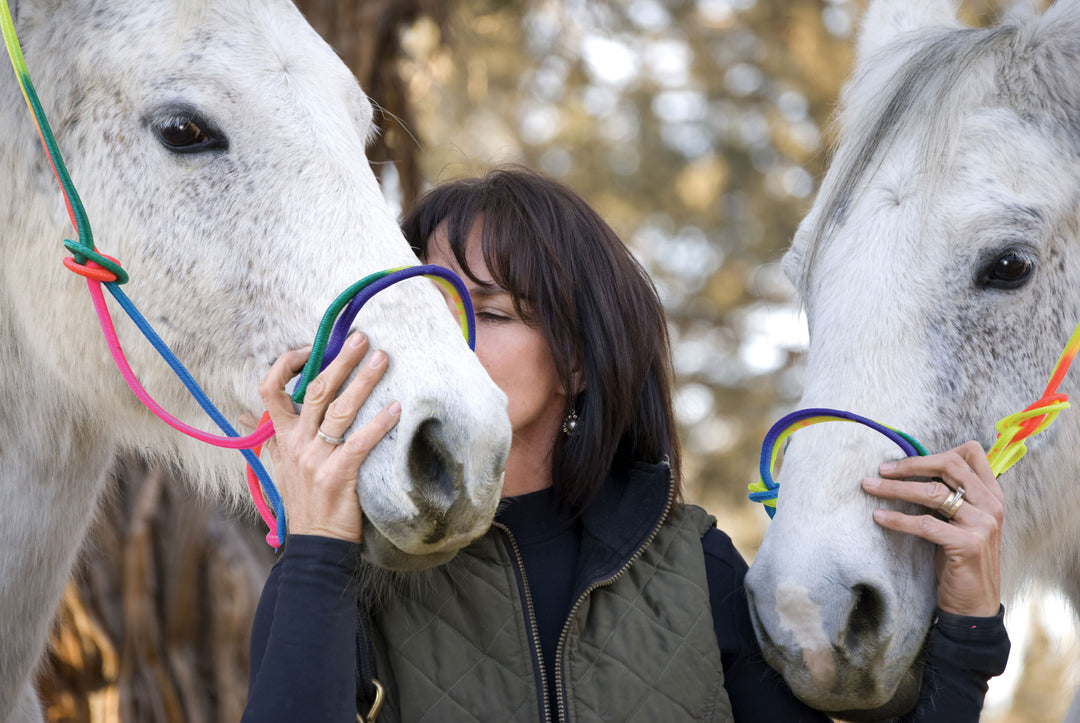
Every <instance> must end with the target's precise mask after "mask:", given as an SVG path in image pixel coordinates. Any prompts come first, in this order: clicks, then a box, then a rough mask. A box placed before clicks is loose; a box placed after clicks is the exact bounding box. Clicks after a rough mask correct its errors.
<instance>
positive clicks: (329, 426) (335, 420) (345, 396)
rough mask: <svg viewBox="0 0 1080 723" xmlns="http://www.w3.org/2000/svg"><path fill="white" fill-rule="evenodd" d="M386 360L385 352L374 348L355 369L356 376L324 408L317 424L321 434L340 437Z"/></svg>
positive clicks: (383, 369) (377, 378)
mask: <svg viewBox="0 0 1080 723" xmlns="http://www.w3.org/2000/svg"><path fill="white" fill-rule="evenodd" d="M386 361H387V357H386V352H384V351H381V350H376V351H375V352H373V353H372V354H371V357H370V358H369V359H368V360H367V363H366V364H364V365H363V366H362V367H360V368H359V369H358V370H357V372H356V376H355V377H353V378H352V380H351V381H350V382H349V384H348V386H347V387H345V389H344V390H342V392H341V394H339V395H338V396H337V398H336V399H335V400H334V401H332V402H330V406H328V407H327V408H326V414H325V415H323V420H322V424H320V425H319V429H321V430H322V432H323V434H326V435H328V436H331V437H341V436H343V435H344V434H345V430H347V429H348V428H349V425H351V424H352V423H353V420H354V419H355V418H356V413H357V412H358V411H360V407H362V406H363V405H364V402H366V401H367V398H368V396H369V395H370V394H371V390H372V389H374V388H375V384H376V383H377V382H378V381H379V380H380V379H381V378H382V375H383V373H384V372H385V371H386ZM327 371H329V369H327Z"/></svg>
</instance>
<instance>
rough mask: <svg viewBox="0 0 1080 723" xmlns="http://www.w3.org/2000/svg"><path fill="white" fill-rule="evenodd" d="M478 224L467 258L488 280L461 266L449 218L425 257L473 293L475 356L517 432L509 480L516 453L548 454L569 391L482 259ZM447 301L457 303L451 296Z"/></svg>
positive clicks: (532, 330) (545, 349) (538, 337)
mask: <svg viewBox="0 0 1080 723" xmlns="http://www.w3.org/2000/svg"><path fill="white" fill-rule="evenodd" d="M480 229H481V226H480V223H479V222H478V223H475V224H473V227H472V229H471V230H470V232H469V237H468V240H467V245H466V254H465V259H466V261H467V262H468V264H469V268H470V269H471V270H472V272H473V273H474V274H475V275H476V277H477V278H479V279H480V280H481V281H485V282H488V283H489V284H491V285H490V286H488V287H482V286H478V285H477V284H475V283H474V282H473V281H472V280H470V279H469V278H468V277H467V276H466V275H465V273H464V271H463V270H462V269H461V267H460V266H458V263H457V260H456V259H455V258H454V253H453V251H451V249H450V243H449V240H448V239H447V235H446V224H442V225H440V226H439V227H438V228H436V229H435V232H434V233H433V234H432V237H431V239H430V240H429V241H428V246H427V255H426V258H425V261H426V262H427V263H429V264H437V265H439V266H445V267H446V268H448V269H450V270H452V271H453V272H454V273H456V274H457V275H458V276H460V277H461V280H462V281H463V282H464V283H465V285H466V287H467V288H468V290H469V294H470V296H472V303H473V308H474V309H475V311H476V356H477V357H478V358H479V359H480V363H481V364H483V365H484V369H486V370H487V373H488V375H489V376H490V377H491V379H492V380H493V381H494V382H495V383H496V384H497V385H498V386H499V388H500V389H502V390H503V392H504V393H505V394H506V396H507V398H508V411H509V414H510V426H511V427H512V428H513V432H514V441H513V445H512V446H511V449H510V457H511V459H510V460H509V461H508V465H507V473H508V475H507V483H508V484H509V483H510V472H511V469H512V467H513V466H514V464H513V463H514V458H515V456H518V457H520V456H521V454H522V453H525V454H526V455H527V456H529V457H533V456H535V455H541V454H542V455H543V456H544V457H545V458H550V452H551V449H552V446H553V445H554V442H555V439H556V436H557V435H558V434H559V432H560V429H561V425H562V421H563V415H564V410H565V409H566V396H565V393H564V390H563V388H562V384H561V382H560V381H559V375H558V372H557V370H556V367H555V359H554V357H553V356H552V354H551V349H550V347H548V344H547V341H546V340H545V339H544V336H543V334H542V333H541V331H540V330H539V329H538V328H536V327H533V326H529V325H528V324H526V323H525V322H524V321H523V320H522V319H521V318H520V317H519V316H518V314H517V312H516V311H515V310H514V300H513V297H512V296H511V295H510V293H509V292H508V291H506V290H505V289H503V288H502V287H500V286H498V285H496V284H495V282H494V281H493V279H492V277H491V272H490V271H489V270H488V267H487V264H485V263H484V254H483V250H482V248H481V241H480ZM448 305H449V306H450V307H451V309H452V308H453V303H452V302H450V301H449V300H448ZM549 469H550V468H549ZM508 491H509V490H507V491H506V492H508ZM506 492H504V494H505V493H506Z"/></svg>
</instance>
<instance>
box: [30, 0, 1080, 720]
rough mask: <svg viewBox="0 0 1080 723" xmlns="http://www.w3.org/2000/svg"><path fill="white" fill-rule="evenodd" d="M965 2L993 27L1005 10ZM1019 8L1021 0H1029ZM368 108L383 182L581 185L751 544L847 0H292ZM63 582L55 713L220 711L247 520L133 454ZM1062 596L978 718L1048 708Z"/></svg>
mask: <svg viewBox="0 0 1080 723" xmlns="http://www.w3.org/2000/svg"><path fill="white" fill-rule="evenodd" d="M1004 4H1005V3H1003V2H996V1H990V0H981V1H972V2H967V3H965V6H964V15H965V19H966V20H967V21H969V22H971V23H973V24H984V23H988V22H992V21H993V18H994V17H995V15H996V14H997V13H999V12H1000V11H1001V10H1002V9H1003V6H1004ZM1029 4H1031V3H1029ZM298 5H299V6H300V8H301V10H302V11H303V12H304V13H305V14H306V15H307V16H308V18H309V20H310V21H311V22H312V24H313V25H314V26H315V27H316V29H318V30H319V31H320V32H321V33H322V34H323V36H324V37H325V38H326V39H327V41H328V42H330V43H331V44H332V45H333V46H334V47H335V49H337V51H338V52H339V54H340V55H341V57H342V58H343V59H344V60H345V62H346V63H348V64H349V65H350V67H351V68H352V69H353V70H354V72H355V73H356V75H357V77H358V78H359V80H360V82H361V85H362V86H363V87H364V88H365V90H366V91H367V92H368V94H369V96H370V97H371V98H372V100H373V102H374V103H375V104H376V105H377V109H378V112H377V118H378V122H379V125H380V126H381V129H382V133H381V136H380V138H379V139H378V141H377V142H376V144H375V145H374V147H373V148H372V150H371V160H372V163H373V165H374V167H375V169H376V172H377V174H378V175H379V176H380V178H381V179H382V181H383V186H384V189H385V192H386V194H387V197H388V200H389V202H390V203H391V204H393V205H394V206H395V207H396V208H398V209H400V208H402V207H405V206H407V205H408V204H409V203H410V202H411V200H412V199H413V198H415V196H416V195H417V193H419V192H420V191H422V190H423V189H425V188H427V187H428V186H430V185H431V184H433V183H436V182H438V181H441V180H446V179H449V178H453V177H457V176H462V175H472V174H475V173H477V172H480V171H482V170H484V169H485V168H488V167H490V166H492V165H496V164H501V163H521V164H524V165H527V166H530V167H533V168H536V169H538V170H541V171H543V172H544V173H547V174H549V175H552V176H554V177H556V178H559V179H561V180H562V181H564V182H566V183H567V184H569V185H570V186H571V187H573V188H574V189H576V190H577V191H578V192H580V193H581V194H582V195H584V196H585V197H586V198H587V199H588V200H589V201H590V202H591V203H592V204H593V205H594V206H595V207H596V208H597V209H599V210H600V212H601V213H602V214H603V215H604V217H605V218H606V219H607V220H608V221H609V223H611V225H612V226H613V227H614V228H615V229H616V230H617V231H618V232H619V233H620V235H621V236H622V238H623V239H624V240H625V241H626V242H627V243H628V244H629V245H630V246H631V247H632V248H633V250H634V252H635V253H636V255H637V256H638V258H639V259H640V260H641V261H642V263H643V264H644V265H645V267H646V268H647V269H648V270H649V272H650V273H651V274H652V276H653V278H654V280H655V281H656V284H657V286H658V288H659V289H660V292H661V294H662V297H663V299H664V302H665V305H666V308H667V312H668V315H669V318H670V327H671V328H670V330H671V335H672V339H673V343H674V355H675V365H676V372H677V386H678V388H677V394H676V403H677V409H678V413H679V418H680V421H681V426H682V435H683V440H684V444H685V453H686V473H687V475H686V477H687V483H688V488H689V496H690V498H691V499H692V500H694V501H697V502H698V503H700V504H702V505H703V506H705V507H706V508H707V509H708V510H709V511H710V512H712V513H713V514H715V515H716V516H717V517H718V518H719V524H720V526H721V527H722V528H723V529H725V530H727V531H728V532H729V533H730V534H731V536H732V537H733V538H734V540H735V541H736V543H737V545H738V546H739V548H740V550H741V551H742V552H743V554H744V556H746V557H747V558H748V559H752V557H753V555H754V552H755V550H756V547H757V544H758V542H759V541H760V539H761V535H762V534H763V532H764V530H765V524H766V520H767V518H766V517H765V515H764V513H763V512H762V510H761V509H760V508H759V507H756V506H753V505H751V504H750V503H749V502H748V501H747V500H746V498H745V490H746V485H747V483H749V482H751V481H753V480H754V479H756V471H755V470H756V464H757V455H758V451H759V445H760V441H761V439H762V437H763V436H764V433H765V431H766V430H767V429H768V427H769V425H770V424H771V423H772V421H774V420H775V419H777V418H778V417H779V416H781V415H782V414H784V413H786V412H787V411H790V410H791V409H793V408H794V406H795V404H796V402H797V400H798V397H799V394H800V391H801V387H802V372H803V364H802V353H803V351H804V349H805V344H806V330H805V323H804V320H803V318H802V316H801V314H800V312H799V310H798V308H797V307H796V306H795V305H794V303H793V301H792V289H791V286H790V284H789V283H788V282H787V281H786V279H785V278H784V277H783V274H782V273H781V271H780V269H779V259H780V256H781V255H782V253H783V250H784V249H785V247H786V246H787V244H788V241H789V239H790V238H791V236H792V234H793V232H794V230H795V227H796V226H797V224H798V222H799V220H800V218H801V216H802V215H803V214H804V213H805V211H806V210H807V209H808V207H809V204H810V202H811V200H812V198H813V195H814V192H815V190H816V185H817V180H818V179H819V178H820V176H821V174H822V172H823V168H824V166H825V164H826V162H827V160H828V149H829V146H830V141H831V140H832V139H831V136H830V124H829V120H830V115H831V113H832V111H833V107H834V103H835V100H836V97H837V93H838V91H839V88H840V86H841V83H842V82H843V80H844V78H845V77H846V75H847V73H848V72H849V70H850V68H851V61H852V51H851V48H852V44H853V39H854V33H855V32H857V27H858V20H859V16H860V13H861V12H862V9H863V3H862V2H858V1H856V0H599V1H590V2H584V1H583V0H528V1H521V2H510V1H503V0H450V1H448V2H434V1H433V0H300V1H299V2H298ZM115 477H116V488H115V489H116V492H115V494H114V495H112V496H110V499H109V500H108V502H107V503H106V504H105V507H104V509H103V512H102V514H101V515H100V520H101V522H100V524H99V525H98V528H97V530H96V532H95V534H94V544H93V545H92V546H91V547H90V549H89V550H88V552H87V554H86V555H85V556H84V562H83V564H82V565H81V567H80V570H79V572H78V573H77V575H76V576H75V577H74V578H73V580H72V583H71V584H70V585H69V588H68V591H67V594H66V595H65V599H64V603H63V605H62V606H61V610H60V615H59V622H58V625H57V628H56V631H55V633H54V635H53V640H52V648H51V651H50V654H49V659H48V661H47V665H46V666H45V667H44V668H43V670H42V673H41V676H40V686H41V689H42V692H43V695H44V697H45V699H46V700H47V704H48V716H49V719H50V720H54V721H91V720H92V721H115V720H122V721H234V720H238V719H239V716H240V711H242V709H243V705H244V696H245V695H246V681H247V649H246V646H247V636H248V628H249V626H250V620H251V615H252V613H253V610H254V605H255V602H256V601H257V598H258V593H259V590H260V588H261V584H262V581H263V579H264V578H265V575H266V571H267V570H268V568H269V565H270V564H271V562H272V558H271V556H270V553H269V551H268V550H267V549H266V548H265V545H264V544H262V543H261V534H262V533H261V532H260V531H259V530H258V529H257V528H256V526H255V525H254V523H253V521H252V520H251V519H248V518H246V517H240V516H237V515H236V514H235V512H230V511H226V510H222V509H218V508H217V507H215V506H214V503H213V502H212V501H206V500H198V499H194V498H193V497H191V496H190V495H189V494H188V493H187V492H186V488H185V486H184V485H183V484H182V480H179V479H177V475H176V473H175V471H173V470H170V469H167V468H161V467H157V466H152V465H149V464H148V463H146V462H144V461H142V460H138V459H128V460H124V461H123V462H122V463H121V464H120V465H118V467H117V469H116V474H115ZM1071 620H1072V617H1071V613H1070V612H1068V611H1067V609H1066V608H1065V607H1064V605H1063V603H1061V601H1060V600H1058V599H1057V598H1055V597H1053V596H1052V595H1048V594H1046V593H1045V592H1044V591H1038V590H1036V591H1033V592H1032V595H1031V596H1030V597H1029V598H1028V600H1027V601H1026V602H1025V603H1024V604H1022V605H1017V606H1014V608H1013V609H1012V610H1011V611H1010V616H1009V628H1010V632H1011V634H1012V637H1013V639H1014V652H1013V655H1012V657H1011V660H1010V664H1009V670H1008V671H1007V673H1006V676H1004V678H1002V679H999V680H997V681H995V682H994V685H993V686H992V688H991V694H990V698H989V701H988V705H987V710H986V712H985V714H984V717H983V720H984V721H988V722H992V723H1005V722H1006V721H1008V722H1012V721H1018V722H1019V721H1023V722H1025V723H1038V722H1041V721H1048V722H1049V721H1059V720H1061V717H1062V715H1063V713H1064V711H1065V708H1066V706H1067V704H1068V701H1069V700H1070V699H1071V692H1072V691H1073V690H1074V689H1075V688H1076V685H1077V683H1078V681H1080V654H1078V648H1080V641H1078V639H1077V635H1076V632H1075V626H1074V625H1072V624H1071V623H1070V621H1071Z"/></svg>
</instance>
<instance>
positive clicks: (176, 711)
mask: <svg viewBox="0 0 1080 723" xmlns="http://www.w3.org/2000/svg"><path fill="white" fill-rule="evenodd" d="M298 5H299V7H300V9H301V11H303V12H304V13H305V15H307V17H308V18H309V20H310V21H311V23H312V25H314V26H315V29H316V30H318V31H319V32H320V33H322V35H323V37H325V38H326V39H327V41H328V42H329V43H330V44H331V45H332V46H334V47H335V48H336V49H337V51H338V53H339V54H340V55H341V57H342V58H343V59H344V61H345V62H346V64H348V65H349V66H350V67H351V68H352V69H353V71H354V73H355V74H356V76H357V78H358V79H359V81H360V84H361V86H362V87H363V88H364V89H365V91H366V92H367V93H368V95H369V97H371V99H372V101H373V103H375V104H376V109H382V113H381V114H380V113H378V112H377V113H376V123H377V124H378V125H380V126H381V130H382V132H381V134H380V136H379V137H378V139H377V141H376V142H375V143H374V144H373V146H372V147H371V148H370V149H369V159H370V161H371V163H372V164H373V167H374V169H375V171H376V175H378V176H380V177H382V176H383V173H381V172H380V171H381V170H383V169H384V168H385V165H384V164H385V163H386V162H388V161H392V162H393V163H394V164H395V166H396V168H397V170H398V176H399V183H400V186H401V194H402V202H403V203H404V204H406V205H407V204H409V203H411V202H412V200H413V199H414V198H415V196H416V194H417V191H418V190H419V188H420V181H421V179H420V177H419V171H418V163H417V158H416V156H417V154H418V153H419V147H418V145H417V143H416V142H415V141H414V140H413V139H412V136H411V134H410V133H409V132H407V131H406V130H405V128H404V127H403V125H404V126H408V125H409V123H410V122H411V119H412V113H411V111H410V109H409V107H408V102H407V95H406V85H405V81H404V79H403V78H402V77H401V75H400V74H399V72H398V63H397V60H398V56H399V53H400V33H401V30H402V29H403V27H405V26H406V25H407V24H409V23H412V22H414V21H415V20H416V19H417V18H418V17H420V16H421V15H429V16H431V17H432V18H433V19H434V20H435V21H436V22H437V23H439V24H440V25H441V24H442V23H443V21H444V13H445V5H446V3H436V2H432V1H431V0H362V1H356V0H301V1H300V2H298ZM115 474H116V478H117V479H116V482H115V484H116V487H115V488H114V491H113V492H112V493H111V494H110V495H109V498H108V499H107V500H106V501H105V502H104V503H103V506H102V510H101V513H100V514H99V515H98V523H97V524H96V526H95V528H94V530H93V532H92V533H91V536H90V542H89V543H88V545H87V548H86V550H85V552H84V555H83V561H82V564H81V565H80V566H79V567H78V570H77V572H76V574H75V575H74V576H73V578H72V580H71V581H70V582H69V584H68V587H67V589H66V591H65V593H64V597H63V600H62V602H61V605H60V609H59V613H58V618H57V624H56V627H55V629H54V631H53V634H52V635H51V638H50V644H49V650H48V653H47V656H46V659H45V663H44V665H43V666H42V668H41V671H40V674H39V676H38V687H39V691H40V693H41V698H42V702H43V705H44V707H45V712H46V719H47V720H50V721H118V720H119V721H132V722H135V721H137V722H138V723H143V722H146V723H151V722H157V721H161V722H167V723H173V722H179V721H193V722H198V723H202V722H204V721H236V720H239V718H240V715H241V713H242V712H243V709H244V706H245V703H246V699H247V678H248V644H249V634H250V628H251V621H252V618H253V616H254V612H255V606H256V604H257V602H258V597H259V593H260V591H261V589H262V585H263V582H264V581H265V579H266V574H267V572H268V570H269V567H270V565H271V563H272V552H271V551H270V549H269V548H268V547H267V546H266V544H265V542H264V541H263V534H264V532H263V531H261V530H257V529H256V528H255V527H254V526H253V525H252V524H250V523H249V522H248V521H245V520H238V519H237V518H236V517H235V516H233V515H231V514H229V513H227V512H226V511H224V510H223V509H222V508H220V507H219V506H217V505H216V504H215V503H214V502H213V501H212V500H200V499H196V498H195V496H194V494H193V493H192V492H191V489H190V486H189V485H187V484H185V483H184V481H183V480H182V479H179V478H177V477H176V476H175V475H174V474H173V473H171V472H169V471H167V470H165V469H163V468H161V467H153V466H148V465H147V464H146V463H144V462H142V461H140V460H136V459H127V460H123V461H122V462H121V463H120V464H118V466H117V469H116V473H115Z"/></svg>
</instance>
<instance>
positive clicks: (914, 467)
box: [879, 442, 1002, 509]
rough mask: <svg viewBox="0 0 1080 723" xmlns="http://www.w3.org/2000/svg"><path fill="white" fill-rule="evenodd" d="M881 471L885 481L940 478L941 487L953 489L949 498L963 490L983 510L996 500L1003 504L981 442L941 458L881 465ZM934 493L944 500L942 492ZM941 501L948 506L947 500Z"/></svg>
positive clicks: (916, 459)
mask: <svg viewBox="0 0 1080 723" xmlns="http://www.w3.org/2000/svg"><path fill="white" fill-rule="evenodd" d="M976 467H977V468H978V470H976ZM879 471H880V473H881V476H882V477H886V478H889V479H911V478H913V477H923V478H936V479H937V480H938V481H939V483H944V485H946V486H947V487H948V488H949V491H947V492H945V497H948V495H949V494H951V490H954V489H957V488H959V487H963V488H964V494H965V500H966V501H968V502H971V503H973V504H976V505H979V506H987V505H988V504H990V500H992V499H996V501H997V502H998V503H1001V501H1002V496H1001V488H1000V487H999V486H998V484H997V480H995V479H994V475H993V473H992V472H991V471H990V464H989V463H988V462H987V461H986V453H985V452H983V449H982V446H981V445H980V444H979V443H978V442H968V443H967V444H965V445H963V446H961V447H957V448H955V449H951V450H949V451H948V452H942V453H940V454H932V455H928V456H926V457H907V458H905V459H901V460H898V461H896V462H892V463H886V464H883V465H881V468H880V470H879ZM930 484H933V483H932V482H931V483H930ZM934 489H935V491H936V492H938V494H939V496H940V494H941V489H940V488H939V487H935V488H934ZM995 491H996V493H995ZM940 501H941V502H944V498H943V499H941V500H940ZM935 509H936V508H935Z"/></svg>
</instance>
